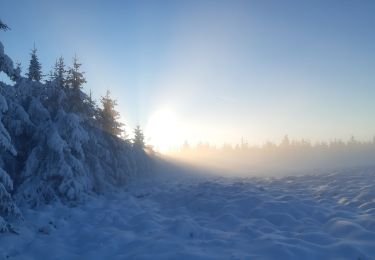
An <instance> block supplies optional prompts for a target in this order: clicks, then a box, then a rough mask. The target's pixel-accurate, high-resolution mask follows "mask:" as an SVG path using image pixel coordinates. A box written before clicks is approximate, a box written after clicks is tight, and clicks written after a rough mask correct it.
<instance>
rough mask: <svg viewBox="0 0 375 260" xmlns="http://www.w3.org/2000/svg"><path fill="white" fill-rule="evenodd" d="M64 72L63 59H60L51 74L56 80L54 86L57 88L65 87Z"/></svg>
mask: <svg viewBox="0 0 375 260" xmlns="http://www.w3.org/2000/svg"><path fill="white" fill-rule="evenodd" d="M65 74H66V70H65V63H64V59H63V57H60V58H59V59H58V60H57V61H56V63H55V68H54V72H53V77H54V80H56V84H57V86H58V87H61V88H63V87H65V83H66V75H65Z"/></svg>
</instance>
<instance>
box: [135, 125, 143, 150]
mask: <svg viewBox="0 0 375 260" xmlns="http://www.w3.org/2000/svg"><path fill="white" fill-rule="evenodd" d="M133 146H134V147H136V148H142V149H143V148H145V136H144V134H143V131H142V129H141V127H140V126H139V125H137V126H136V127H135V128H134V139H133Z"/></svg>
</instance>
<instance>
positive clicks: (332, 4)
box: [0, 0, 375, 146]
mask: <svg viewBox="0 0 375 260" xmlns="http://www.w3.org/2000/svg"><path fill="white" fill-rule="evenodd" d="M374 14H375V1H362V0H360V1H354V0H353V1H345V0H337V1H335V0H331V1H279V0H275V1H268V0H259V1H250V0H249V1H236V0H234V1H229V0H228V1H204V0H203V1H175V0H173V1H156V0H150V1H120V0H118V1H115V0H112V1H104V0H102V1H93V0H91V1H89V0H87V1H77V0H75V1H73V0H70V1H51V0H48V1H47V0H45V1H19V0H1V2H0V18H1V19H2V20H3V21H4V22H6V23H7V24H8V25H9V26H10V27H11V28H12V30H11V31H9V32H7V33H1V34H0V37H1V40H2V42H3V43H4V45H5V48H6V52H7V53H8V54H9V55H10V56H11V57H12V58H13V59H14V60H15V61H16V60H18V61H21V62H22V63H23V68H24V69H26V65H27V61H28V59H29V53H30V49H31V48H32V46H33V43H34V42H35V44H36V47H37V48H38V51H39V57H40V60H41V62H42V64H43V70H44V71H45V73H47V72H48V71H49V69H50V67H51V66H52V64H53V63H54V61H55V58H56V57H58V56H60V55H62V56H63V57H65V59H66V60H67V61H68V62H70V61H71V57H72V56H73V55H74V54H75V53H76V54H77V56H78V57H79V58H80V59H81V61H82V62H83V69H84V70H85V71H86V76H87V80H88V84H87V85H86V89H92V90H93V91H94V95H95V96H96V97H99V96H100V95H103V94H104V93H105V90H106V89H107V88H108V89H110V90H111V91H112V93H113V96H114V97H115V98H116V99H117V100H118V103H119V110H120V112H121V114H122V116H123V119H124V121H125V122H126V123H127V124H128V126H129V127H134V126H135V125H136V124H138V123H139V124H141V126H143V127H144V128H145V129H146V135H147V136H148V137H149V138H151V139H149V141H150V142H151V143H154V144H156V145H161V142H162V139H166V140H165V144H168V145H169V146H171V145H175V144H176V145H177V144H178V143H182V142H183V141H184V140H185V139H186V140H188V141H190V142H196V141H198V140H202V141H209V142H212V143H223V142H239V141H240V139H241V137H244V138H245V139H247V140H248V141H249V142H250V143H255V144H259V143H262V142H264V141H266V140H272V141H278V140H279V139H281V137H282V136H283V135H284V134H289V135H290V136H291V137H292V138H302V137H304V138H308V139H310V140H313V141H314V140H320V139H323V140H329V139H331V138H335V137H339V138H344V139H346V138H349V137H350V135H352V134H354V135H355V136H357V137H358V138H360V139H370V138H372V136H373V135H374V134H375V102H374V100H375V30H374V28H375V15H374Z"/></svg>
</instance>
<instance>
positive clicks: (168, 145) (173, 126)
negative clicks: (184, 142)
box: [145, 109, 181, 152]
mask: <svg viewBox="0 0 375 260" xmlns="http://www.w3.org/2000/svg"><path fill="white" fill-rule="evenodd" d="M145 133H146V136H148V137H150V140H149V141H148V142H149V143H150V144H151V145H153V147H154V148H155V149H156V150H157V151H160V152H167V151H169V150H170V149H172V148H173V147H175V146H176V145H178V144H179V143H180V142H181V127H180V123H179V121H178V117H177V115H176V113H175V112H173V110H170V109H160V110H158V111H156V112H155V113H154V114H152V116H151V117H150V119H149V121H148V123H147V126H146V129H145Z"/></svg>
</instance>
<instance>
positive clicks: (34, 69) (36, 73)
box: [27, 46, 42, 82]
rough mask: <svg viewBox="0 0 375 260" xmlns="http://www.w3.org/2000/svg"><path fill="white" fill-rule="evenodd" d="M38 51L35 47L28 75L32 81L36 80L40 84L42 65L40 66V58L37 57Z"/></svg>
mask: <svg viewBox="0 0 375 260" xmlns="http://www.w3.org/2000/svg"><path fill="white" fill-rule="evenodd" d="M36 51H37V49H36V48H35V46H34V49H32V51H31V59H30V65H29V72H28V73H27V76H28V77H29V79H30V80H35V81H38V82H40V80H41V79H42V65H41V64H40V62H39V60H38V56H37V55H36Z"/></svg>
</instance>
